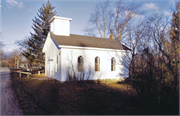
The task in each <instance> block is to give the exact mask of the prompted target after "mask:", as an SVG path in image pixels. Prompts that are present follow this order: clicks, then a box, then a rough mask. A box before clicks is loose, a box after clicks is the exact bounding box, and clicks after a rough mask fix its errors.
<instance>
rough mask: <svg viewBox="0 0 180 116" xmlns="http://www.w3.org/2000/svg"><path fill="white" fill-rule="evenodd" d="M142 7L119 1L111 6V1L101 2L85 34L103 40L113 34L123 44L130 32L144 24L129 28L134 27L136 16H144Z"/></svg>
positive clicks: (92, 15)
mask: <svg viewBox="0 0 180 116" xmlns="http://www.w3.org/2000/svg"><path fill="white" fill-rule="evenodd" d="M142 14H143V12H142V11H140V5H137V4H135V3H133V2H132V3H127V4H125V3H123V1H122V0H119V1H118V2H116V3H115V4H114V7H112V6H111V2H110V1H105V2H100V3H99V4H97V5H96V8H95V12H94V13H92V14H91V18H90V20H89V24H88V27H87V28H86V29H85V32H86V33H87V34H88V35H91V36H94V37H95V36H97V35H98V36H100V37H101V38H109V36H108V35H110V34H112V35H113V36H114V39H115V40H117V41H120V42H122V41H123V39H125V38H126V37H127V36H128V32H129V31H132V30H134V29H136V28H137V27H139V26H140V25H141V24H142V22H140V23H139V22H138V23H137V24H135V23H134V25H133V26H131V28H127V26H129V25H132V23H131V21H133V20H134V18H135V17H136V16H138V15H139V16H142Z"/></svg>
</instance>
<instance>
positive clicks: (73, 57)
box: [45, 35, 126, 82]
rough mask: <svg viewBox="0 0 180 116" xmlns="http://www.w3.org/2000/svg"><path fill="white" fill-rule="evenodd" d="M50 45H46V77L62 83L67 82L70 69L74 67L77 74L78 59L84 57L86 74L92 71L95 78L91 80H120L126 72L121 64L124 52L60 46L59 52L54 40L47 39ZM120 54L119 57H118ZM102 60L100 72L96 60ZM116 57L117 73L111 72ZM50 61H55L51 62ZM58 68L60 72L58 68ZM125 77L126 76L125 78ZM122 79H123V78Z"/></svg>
mask: <svg viewBox="0 0 180 116" xmlns="http://www.w3.org/2000/svg"><path fill="white" fill-rule="evenodd" d="M46 41H47V42H46V43H48V44H45V46H46V50H45V75H46V76H48V77H53V78H55V79H57V80H59V81H61V82H63V81H66V79H67V74H66V72H67V69H68V67H70V66H72V65H73V67H74V69H75V71H76V73H77V74H79V72H78V68H77V65H78V63H77V61H78V57H79V56H82V57H83V59H84V69H85V72H86V73H87V72H89V70H91V72H92V73H91V74H92V77H93V78H90V79H91V80H97V79H120V73H121V74H123V73H126V72H124V68H123V66H122V65H120V64H119V63H120V62H119V56H121V55H122V54H123V53H124V51H123V50H122V51H119V52H115V51H113V50H109V49H82V48H71V47H69V48H67V47H62V46H59V47H60V49H59V50H58V48H57V46H56V45H55V44H54V42H53V40H52V39H51V38H50V37H49V35H48V37H47V40H46ZM117 54H118V55H117ZM57 56H58V64H56V57H57ZM97 56H98V57H99V58H100V71H94V70H95V58H96V57H97ZM112 57H114V58H115V59H116V66H115V71H111V58H112ZM49 59H51V60H53V61H49ZM56 66H57V67H58V71H56V68H57V67H56ZM123 77H125V75H124V76H123ZM121 78H122V77H121Z"/></svg>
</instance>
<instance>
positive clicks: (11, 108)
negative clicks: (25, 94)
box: [0, 68, 23, 115]
mask: <svg viewBox="0 0 180 116" xmlns="http://www.w3.org/2000/svg"><path fill="white" fill-rule="evenodd" d="M0 73H1V75H0V80H1V83H0V84H1V103H0V105H1V113H0V114H1V115H22V114H23V113H22V111H21V109H19V108H18V102H17V100H15V99H14V96H13V91H12V88H11V81H10V70H9V68H0Z"/></svg>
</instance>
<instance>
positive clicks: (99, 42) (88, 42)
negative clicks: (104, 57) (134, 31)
mask: <svg viewBox="0 0 180 116" xmlns="http://www.w3.org/2000/svg"><path fill="white" fill-rule="evenodd" d="M50 34H51V36H52V37H53V39H54V40H55V41H56V43H57V44H58V45H69V46H80V47H94V48H106V49H119V50H130V49H129V48H127V47H126V46H124V45H122V44H120V42H117V41H115V40H111V39H104V38H97V37H89V36H82V35H74V34H70V36H61V35H55V34H53V33H52V32H50ZM121 46H122V47H121Z"/></svg>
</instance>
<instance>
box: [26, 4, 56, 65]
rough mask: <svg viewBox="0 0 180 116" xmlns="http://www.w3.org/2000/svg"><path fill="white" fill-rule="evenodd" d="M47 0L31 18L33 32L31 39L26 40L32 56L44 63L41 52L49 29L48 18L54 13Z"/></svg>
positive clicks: (37, 61)
mask: <svg viewBox="0 0 180 116" xmlns="http://www.w3.org/2000/svg"><path fill="white" fill-rule="evenodd" d="M54 8H55V7H53V6H52V5H51V4H50V3H49V1H48V2H47V3H46V5H44V4H43V5H42V7H41V8H40V9H39V10H38V13H37V17H35V19H34V20H33V26H32V28H33V30H34V33H30V34H31V40H29V41H28V45H29V47H30V48H32V49H31V50H32V54H31V55H33V58H35V61H36V63H38V64H42V63H44V54H43V53H42V48H43V45H44V43H45V39H46V37H47V34H48V32H49V31H50V22H49V21H50V19H51V18H52V17H53V16H55V15H56V11H54Z"/></svg>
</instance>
